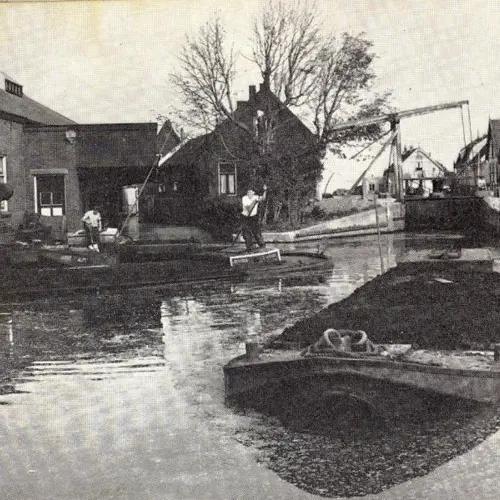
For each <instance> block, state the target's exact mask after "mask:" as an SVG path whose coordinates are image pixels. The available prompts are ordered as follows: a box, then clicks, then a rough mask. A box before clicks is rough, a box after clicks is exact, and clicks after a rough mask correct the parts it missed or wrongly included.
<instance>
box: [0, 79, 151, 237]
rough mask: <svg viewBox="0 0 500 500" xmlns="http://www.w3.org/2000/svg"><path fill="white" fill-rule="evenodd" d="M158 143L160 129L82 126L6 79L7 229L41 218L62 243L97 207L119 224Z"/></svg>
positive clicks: (0, 97)
mask: <svg viewBox="0 0 500 500" xmlns="http://www.w3.org/2000/svg"><path fill="white" fill-rule="evenodd" d="M156 141H157V125H156V124H155V123H133V124H96V125H81V124H77V123H75V122H74V121H73V120H71V119H69V118H67V117H65V116H63V115H61V114H59V113H57V112H55V111H53V110H51V109H49V108H47V107H45V106H43V105H41V104H40V103H38V102H36V101H34V100H32V99H30V98H29V97H27V96H26V95H25V94H24V92H23V87H22V86H21V85H20V84H18V83H16V82H14V81H13V80H12V79H11V78H9V77H8V76H7V75H5V74H3V73H0V170H1V171H0V181H3V182H8V183H9V184H10V185H11V186H12V187H13V189H14V195H13V196H12V198H11V199H10V200H8V202H4V203H3V205H2V207H1V215H2V218H1V219H0V220H1V221H2V226H3V227H4V229H5V228H10V229H11V230H15V229H16V228H17V227H18V225H19V224H20V222H21V221H22V220H23V217H24V215H25V214H26V213H33V214H38V215H39V216H40V218H41V221H42V222H43V223H44V224H46V225H49V226H51V227H52V230H53V236H54V237H55V238H57V239H62V240H64V239H65V237H66V234H67V232H73V231H76V230H78V229H80V228H81V222H80V220H81V216H82V213H83V212H84V211H85V210H87V209H88V208H89V207H90V206H92V205H94V204H98V205H99V206H100V208H101V210H102V213H103V217H104V219H105V220H106V221H107V222H108V223H110V224H116V223H117V222H118V220H119V218H120V216H121V214H120V212H121V211H122V199H121V197H122V189H123V187H124V186H126V185H129V184H134V183H142V182H143V181H144V179H145V177H146V175H147V173H148V171H149V169H150V168H151V165H152V164H153V162H154V160H155V158H156V151H157V142H156Z"/></svg>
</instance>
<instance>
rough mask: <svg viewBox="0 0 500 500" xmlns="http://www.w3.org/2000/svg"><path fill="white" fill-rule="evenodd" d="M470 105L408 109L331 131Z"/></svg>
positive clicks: (460, 104)
mask: <svg viewBox="0 0 500 500" xmlns="http://www.w3.org/2000/svg"><path fill="white" fill-rule="evenodd" d="M466 104H469V101H456V102H447V103H443V104H436V105H434V106H425V107H423V108H414V109H408V110H406V111H399V112H396V113H386V114H384V115H380V116H374V117H372V118H361V119H360V120H351V121H347V122H344V123H339V124H338V125H334V126H333V127H332V128H331V129H330V130H331V131H341V130H347V129H350V128H355V127H367V126H368V125H375V124H376V123H383V122H391V121H398V120H399V119H401V118H408V117H410V116H418V115H425V114H428V113H433V112H434V111H441V110H444V109H452V108H459V107H460V108H461V107H462V106H463V105H466Z"/></svg>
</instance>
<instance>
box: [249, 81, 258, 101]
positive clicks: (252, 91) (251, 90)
mask: <svg viewBox="0 0 500 500" xmlns="http://www.w3.org/2000/svg"><path fill="white" fill-rule="evenodd" d="M255 92H256V91H255V85H250V86H249V87H248V100H249V101H250V102H254V101H255Z"/></svg>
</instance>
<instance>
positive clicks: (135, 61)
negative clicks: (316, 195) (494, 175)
mask: <svg viewBox="0 0 500 500" xmlns="http://www.w3.org/2000/svg"><path fill="white" fill-rule="evenodd" d="M262 3H264V2H261V1H260V0H244V1H240V0H151V1H150V0H136V1H121V0H105V1H102V0H101V1H100V0H95V1H67V2H60V1H54V2H51V1H48V2H37V1H35V2H25V1H15V0H12V1H11V2H7V3H0V27H1V29H0V37H1V43H2V50H1V51H0V70H1V71H4V72H5V73H7V74H8V75H9V76H11V77H12V78H13V79H14V80H15V81H17V82H18V83H20V84H22V85H23V87H24V91H25V93H26V94H27V95H28V96H30V97H32V98H33V99H35V100H37V101H39V102H41V103H42V104H45V105H47V106H49V107H50V108H52V109H54V110H56V111H59V112H60V113H62V114H64V115H66V116H68V117H69V118H71V119H73V120H75V121H77V122H79V123H120V122H149V121H157V120H156V117H157V115H158V114H163V115H167V114H169V112H170V109H171V108H170V105H171V103H172V102H174V101H175V100H176V96H175V95H174V94H173V92H172V89H171V87H170V86H169V83H168V77H169V74H170V73H171V72H172V71H175V68H176V66H177V62H176V54H177V53H178V51H179V48H180V46H181V45H182V43H183V41H184V37H185V35H186V34H189V33H193V32H194V31H195V30H196V29H197V28H198V27H199V26H200V25H201V24H202V23H204V22H205V21H207V20H208V19H209V18H210V17H211V16H212V14H213V13H214V12H215V11H218V12H219V14H220V15H221V17H222V20H223V22H224V24H225V26H226V28H227V30H228V34H229V36H230V37H231V38H232V39H233V40H234V43H235V48H236V49H237V50H239V51H240V52H241V53H242V54H243V55H244V54H245V53H246V54H248V49H249V48H248V38H249V36H250V26H251V20H252V17H253V16H254V15H255V14H256V13H258V11H259V9H260V7H261V5H262ZM317 6H318V15H319V16H321V18H322V19H323V20H324V23H325V26H326V27H327V28H328V29H332V30H335V31H337V32H339V33H341V32H343V31H348V32H350V33H359V32H361V31H363V32H365V33H366V35H367V37H368V38H369V39H370V40H372V41H373V43H374V51H375V52H376V53H377V54H378V56H379V58H378V59H377V62H376V72H377V75H378V77H379V81H378V87H379V89H380V90H383V89H390V90H392V92H393V100H392V104H393V106H394V107H395V108H396V109H399V110H404V109H410V108H416V107H421V106H429V105H433V104H439V103H443V102H451V101H459V100H469V102H470V115H471V129H472V136H473V137H474V138H475V137H476V136H477V134H478V133H480V134H482V133H485V132H486V130H487V124H488V118H489V117H491V118H500V97H499V95H500V93H499V89H500V61H499V59H500V36H498V34H497V32H498V30H499V29H500V28H499V27H500V2H499V1H498V0H358V1H356V0H317ZM242 62H243V60H242ZM244 66H245V67H244ZM258 79H259V75H258V72H255V71H254V70H252V69H249V68H248V65H243V64H242V70H241V72H240V73H239V75H238V88H237V89H236V90H237V91H238V94H237V96H236V97H237V98H238V99H246V98H247V95H248V85H251V84H258V83H260V82H259V81H258ZM464 111H465V118H466V120H465V122H466V134H467V140H468V139H469V137H470V129H469V124H468V116H467V115H468V113H467V110H464ZM172 118H173V119H174V122H175V117H172ZM402 140H403V144H406V145H414V146H418V145H420V146H421V147H423V148H424V149H426V150H427V151H428V152H430V153H431V154H432V156H433V157H434V158H436V159H437V160H439V161H441V162H442V163H444V164H445V165H446V166H447V167H449V168H451V167H452V165H453V160H454V159H455V158H456V155H457V153H458V151H459V149H460V148H461V147H462V146H463V145H464V138H463V130H462V118H461V114H460V110H459V109H454V110H450V111H442V112H438V113H433V114H430V115H426V116H425V117H421V118H413V119H406V120H403V122H402ZM343 168H344V169H345V168H346V167H345V166H343ZM359 168H361V167H360V166H359V165H357V166H353V167H352V168H348V170H349V171H348V172H345V176H346V178H348V179H349V180H351V179H352V178H353V177H354V178H355V177H356V174H357V171H359ZM342 175H344V174H343V173H342ZM342 175H340V177H342ZM340 177H339V176H336V178H337V180H338V181H339V182H340V180H341V179H340ZM346 182H348V181H346Z"/></svg>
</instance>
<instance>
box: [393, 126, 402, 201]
mask: <svg viewBox="0 0 500 500" xmlns="http://www.w3.org/2000/svg"><path fill="white" fill-rule="evenodd" d="M394 129H395V132H396V138H395V147H396V151H395V162H394V169H395V170H397V172H398V175H397V178H398V185H397V200H398V201H403V197H404V192H403V161H402V155H401V125H400V122H399V120H397V121H396V122H395V123H394Z"/></svg>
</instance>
